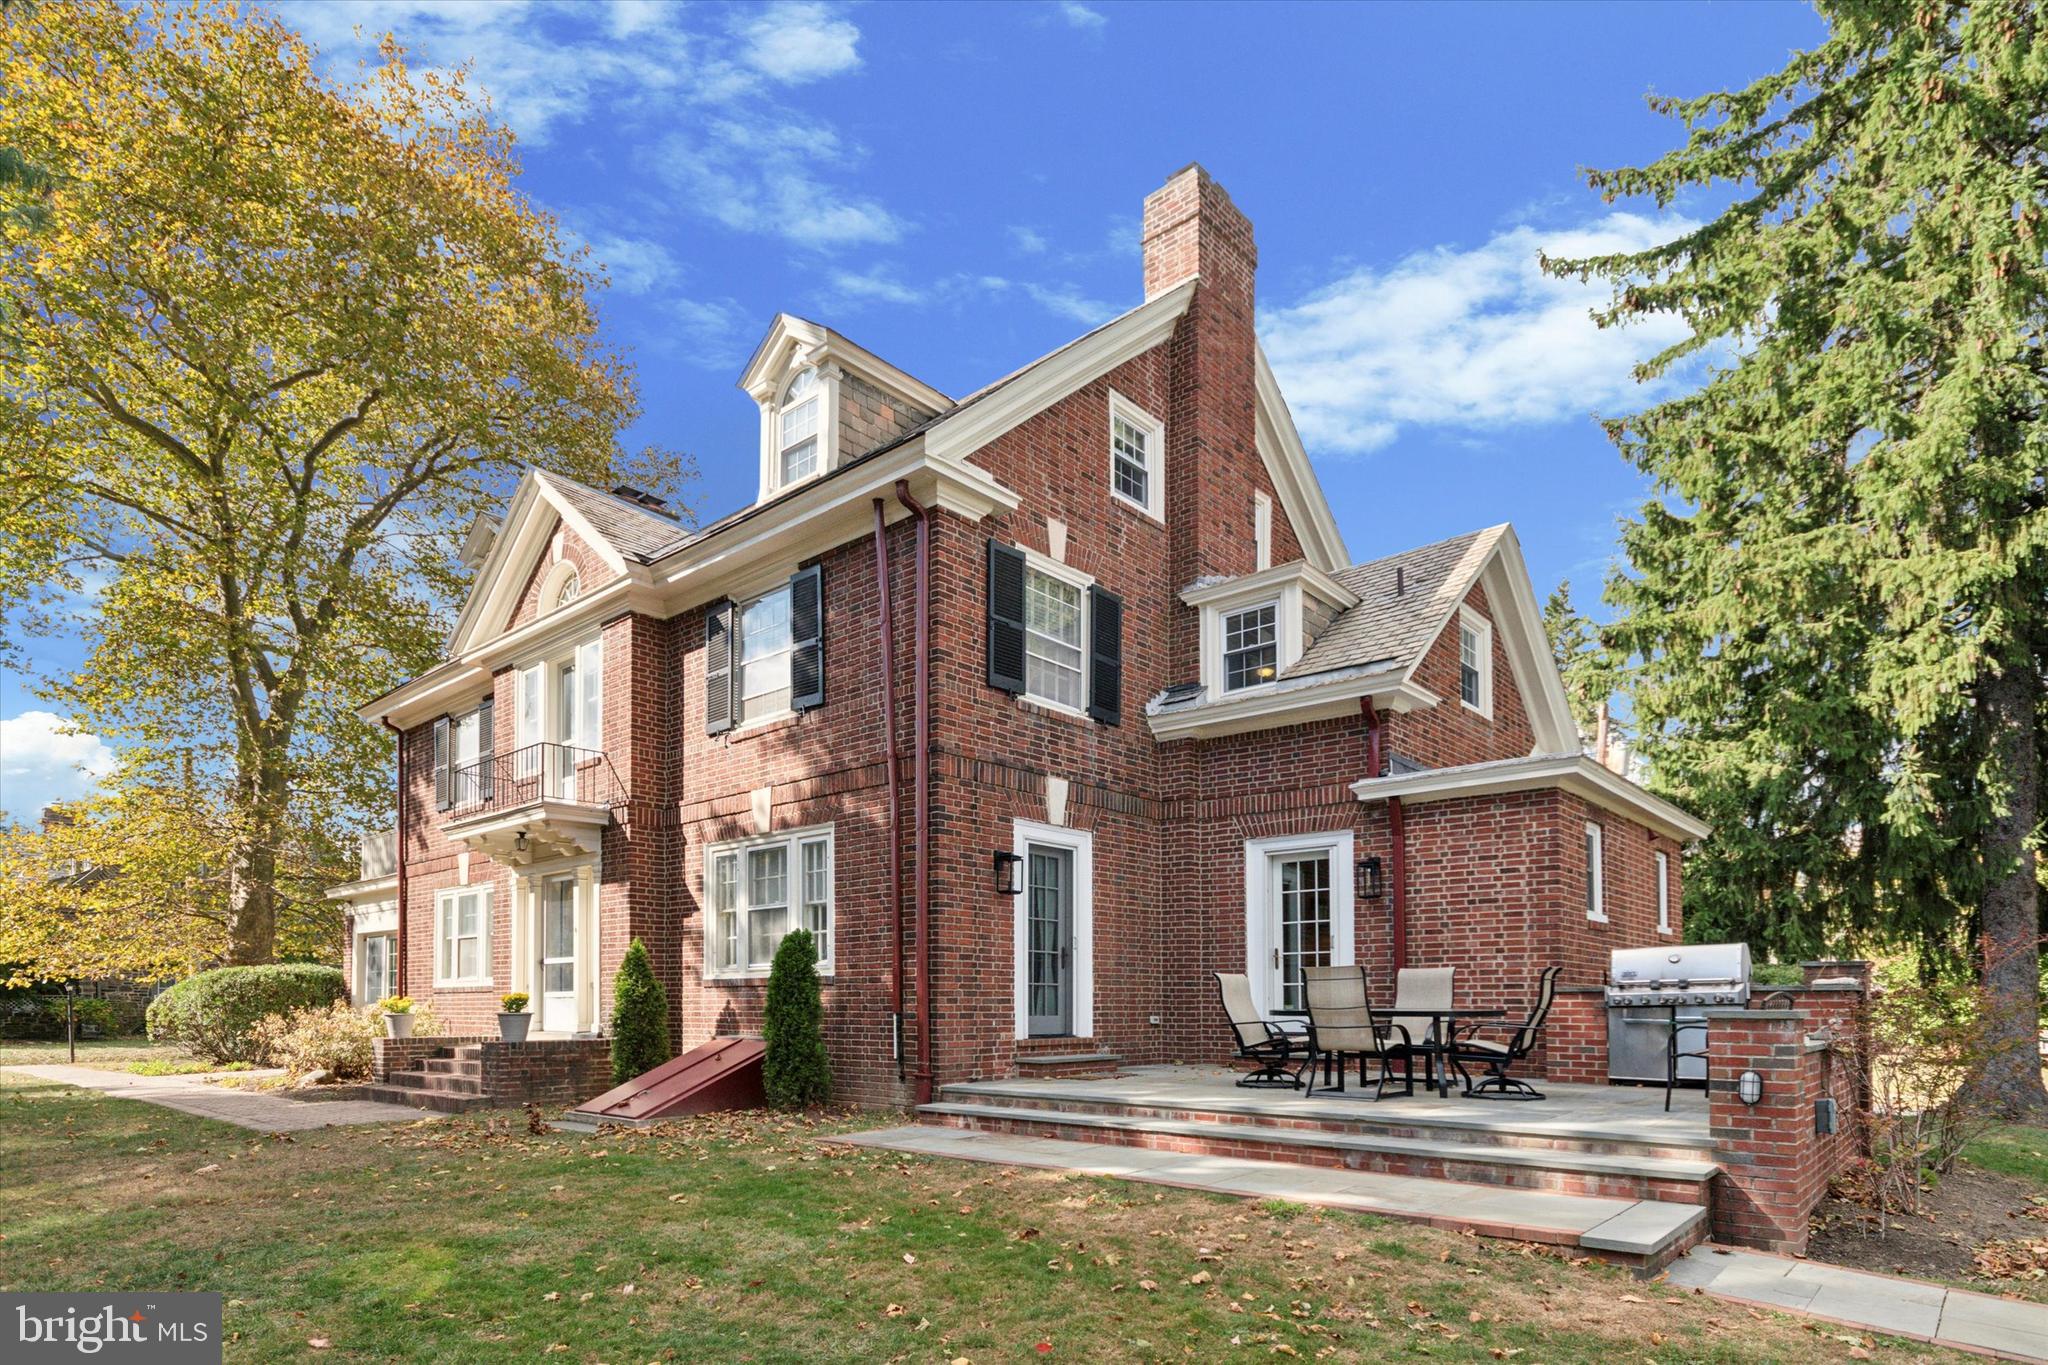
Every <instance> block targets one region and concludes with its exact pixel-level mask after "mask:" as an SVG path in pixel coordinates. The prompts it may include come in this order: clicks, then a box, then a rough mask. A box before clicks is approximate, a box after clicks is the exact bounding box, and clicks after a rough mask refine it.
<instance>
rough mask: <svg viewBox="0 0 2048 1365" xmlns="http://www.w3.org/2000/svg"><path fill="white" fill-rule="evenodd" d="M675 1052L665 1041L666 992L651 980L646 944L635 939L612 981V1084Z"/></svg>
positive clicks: (666, 1032) (622, 1082)
mask: <svg viewBox="0 0 2048 1365" xmlns="http://www.w3.org/2000/svg"><path fill="white" fill-rule="evenodd" d="M675 1055H676V1054H675V1050H674V1049H673V1048H671V1047H670V1046H669V1042H668V992H667V991H664V990H663V989H662V988H661V983H660V982H659V981H657V980H655V979H654V960H653V959H652V958H650V957H649V956H648V955H647V945H646V944H644V943H642V942H641V941H640V940H639V939H637V938H636V939H634V940H633V942H632V945H631V946H629V947H628V948H627V949H626V955H625V956H624V957H623V958H621V959H620V960H619V975H618V978H617V980H616V981H614V982H613V983H612V1083H613V1084H614V1085H624V1084H625V1083H626V1082H627V1081H630V1080H632V1079H633V1078H634V1077H635V1076H640V1075H645V1074H646V1073H647V1072H649V1071H652V1070H653V1069H654V1068H655V1067H657V1066H660V1065H661V1064H662V1063H663V1062H665V1061H667V1060H668V1059H669V1058H671V1057H673V1056H675Z"/></svg>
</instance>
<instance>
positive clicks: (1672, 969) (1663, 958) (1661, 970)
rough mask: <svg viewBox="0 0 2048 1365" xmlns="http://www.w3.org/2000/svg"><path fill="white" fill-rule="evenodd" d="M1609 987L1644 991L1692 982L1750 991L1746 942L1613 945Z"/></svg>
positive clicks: (1747, 946)
mask: <svg viewBox="0 0 2048 1365" xmlns="http://www.w3.org/2000/svg"><path fill="white" fill-rule="evenodd" d="M1607 980H1608V982H1609V989H1611V990H1624V989H1625V990H1629V991H1644V990H1656V989H1671V988H1678V987H1680V986H1681V985H1683V986H1695V985H1717V986H1721V985H1728V984H1731V983H1734V984H1737V985H1739V986H1740V988H1741V989H1742V991H1743V992H1744V993H1745V994H1746V993H1747V992H1748V990H1749V945H1748V944H1747V943H1683V944H1680V943H1674V944H1669V945H1665V946H1660V947H1655V948H1616V949H1615V950H1614V953H1613V955H1612V957H1611V958H1610V960H1609V962H1608V969H1607Z"/></svg>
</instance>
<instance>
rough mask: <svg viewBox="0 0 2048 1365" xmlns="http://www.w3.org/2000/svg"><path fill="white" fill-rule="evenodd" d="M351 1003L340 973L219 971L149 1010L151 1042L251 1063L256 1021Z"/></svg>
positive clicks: (295, 968) (277, 967) (193, 979)
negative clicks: (331, 1004)
mask: <svg viewBox="0 0 2048 1365" xmlns="http://www.w3.org/2000/svg"><path fill="white" fill-rule="evenodd" d="M347 998H348V982H347V980H346V979H345V978H344V977H343V976H342V974H341V969H340V968H339V967H316V966H307V965H303V964H294V965H289V966H287V965H281V964H272V965H270V966H265V967H216V968H215V969H214V970H212V971H210V972H200V973H199V974H198V975H196V976H188V977H186V978H185V979H184V980H183V981H180V982H179V983H178V984H177V985H175V986H173V987H171V988H170V989H169V990H167V991H165V992H164V993H163V994H162V995H159V996H158V997H157V998H156V999H155V1000H154V1001H152V1002H151V1003H150V1006H149V1036H150V1037H151V1038H152V1039H154V1040H155V1041H157V1042H164V1043H177V1044H179V1045H180V1046H182V1047H184V1048H185V1049H186V1050H187V1051H190V1052H195V1053H197V1054H199V1055H200V1056H202V1057H206V1058H210V1059H211V1060H213V1061H216V1062H253V1061H258V1060H261V1057H262V1053H261V1052H260V1051H259V1050H258V1048H257V1045H256V1044H255V1042H254V1040H253V1039H252V1038H251V1034H250V1031H251V1030H252V1029H253V1028H254V1027H255V1026H256V1021H257V1020H259V1019H263V1018H265V1017H267V1016H269V1015H273V1014H285V1013H288V1012H290V1011H292V1010H295V1009H301V1008H304V1007H306V1006H309V1005H312V1006H324V1005H327V1004H329V1003H331V1002H333V1001H336V1000H346V999H347Z"/></svg>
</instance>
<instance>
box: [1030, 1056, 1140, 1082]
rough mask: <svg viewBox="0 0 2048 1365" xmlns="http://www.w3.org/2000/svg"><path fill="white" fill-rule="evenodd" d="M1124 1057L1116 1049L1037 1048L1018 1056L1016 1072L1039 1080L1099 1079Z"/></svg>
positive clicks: (1121, 1061) (1111, 1074)
mask: <svg viewBox="0 0 2048 1365" xmlns="http://www.w3.org/2000/svg"><path fill="white" fill-rule="evenodd" d="M1123 1060H1124V1059H1123V1058H1122V1057H1119V1056H1118V1055H1117V1054H1115V1053H1114V1052H1038V1053H1025V1054H1022V1055H1020V1056H1019V1057H1018V1058H1017V1074H1018V1075H1019V1076H1030V1077H1035V1078H1037V1079H1039V1080H1046V1079H1059V1080H1100V1079H1105V1078H1107V1077H1110V1076H1114V1075H1116V1073H1117V1068H1118V1067H1120V1066H1121V1065H1123Z"/></svg>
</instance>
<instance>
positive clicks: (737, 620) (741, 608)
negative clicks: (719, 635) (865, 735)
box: [732, 574, 796, 730]
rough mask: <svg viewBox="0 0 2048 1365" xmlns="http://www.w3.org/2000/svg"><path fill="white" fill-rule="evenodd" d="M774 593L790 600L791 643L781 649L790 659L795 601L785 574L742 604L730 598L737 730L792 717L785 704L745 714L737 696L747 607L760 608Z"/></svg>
mask: <svg viewBox="0 0 2048 1365" xmlns="http://www.w3.org/2000/svg"><path fill="white" fill-rule="evenodd" d="M777 593H782V594H784V595H785V596H788V597H789V598H790V631H791V636H790V640H791V643H790V648H789V649H787V650H784V651H783V653H784V655H785V657H787V658H789V659H791V660H794V659H795V656H796V647H795V630H796V599H795V593H794V590H793V589H792V587H791V584H790V579H789V576H788V575H787V574H784V575H783V576H782V577H780V578H778V579H776V580H775V581H774V582H772V583H764V584H762V585H761V587H760V589H759V591H757V592H752V593H749V594H747V595H746V598H745V600H744V601H742V600H740V598H739V597H738V596H737V595H735V597H734V599H733V621H732V667H733V708H734V712H735V714H734V717H733V720H734V728H735V729H737V730H746V729H751V728H752V727H754V726H757V725H767V724H770V723H772V722H774V721H778V720H782V719H785V718H786V717H789V716H793V715H795V714H796V709H795V708H794V707H792V706H789V705H787V704H785V705H783V706H782V707H781V708H780V709H778V710H774V711H763V712H761V713H760V714H759V715H750V714H748V712H747V703H746V698H745V697H744V696H742V695H741V692H742V690H743V689H744V687H745V678H746V671H745V665H746V657H745V656H746V648H747V630H746V624H747V612H748V610H749V609H750V608H753V607H758V606H759V605H761V603H763V602H765V601H767V600H768V599H769V598H771V597H773V596H775V595H776V594H777ZM794 681H795V680H794V678H793V677H792V679H791V682H792V684H794ZM795 697H796V693H795V691H794V687H793V686H792V690H791V692H790V699H791V700H792V701H794V700H795Z"/></svg>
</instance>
